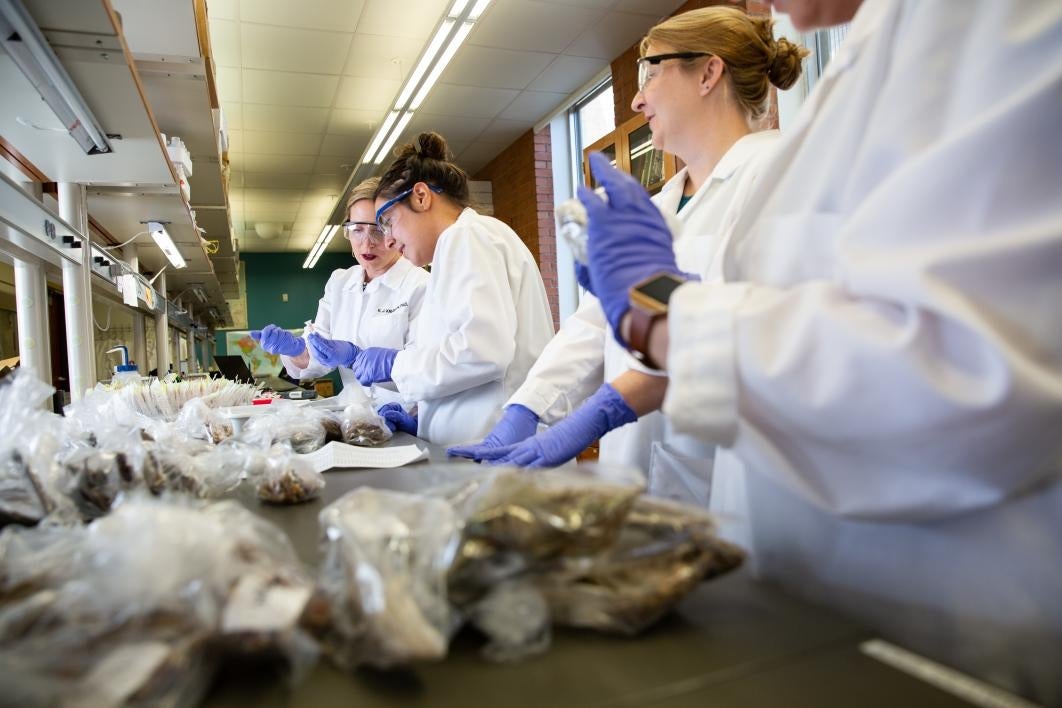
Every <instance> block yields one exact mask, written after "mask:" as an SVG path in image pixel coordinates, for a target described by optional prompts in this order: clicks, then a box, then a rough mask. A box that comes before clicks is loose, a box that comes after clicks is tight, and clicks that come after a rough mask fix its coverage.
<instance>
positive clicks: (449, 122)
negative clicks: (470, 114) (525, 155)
mask: <svg viewBox="0 0 1062 708" xmlns="http://www.w3.org/2000/svg"><path fill="white" fill-rule="evenodd" d="M490 120H491V119H490V118H461V117H457V116H439V115H434V114H431V113H416V114H414V115H413V119H412V120H411V121H409V127H408V129H407V134H408V135H411V136H412V135H418V134H420V133H423V132H425V131H429V130H431V131H434V132H436V133H438V134H439V135H441V136H443V137H444V138H446V141H447V143H467V142H468V141H470V140H474V139H475V138H478V137H479V134H480V133H482V132H483V129H484V128H486V127H487V126H488V125H489V124H490ZM450 150H451V151H453V150H454V147H453V144H451V145H450Z"/></svg>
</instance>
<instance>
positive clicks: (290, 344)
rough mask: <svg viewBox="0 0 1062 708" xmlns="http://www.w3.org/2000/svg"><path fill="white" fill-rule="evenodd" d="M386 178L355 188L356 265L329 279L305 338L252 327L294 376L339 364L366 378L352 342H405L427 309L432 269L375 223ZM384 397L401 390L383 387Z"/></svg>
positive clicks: (351, 220) (351, 214)
mask: <svg viewBox="0 0 1062 708" xmlns="http://www.w3.org/2000/svg"><path fill="white" fill-rule="evenodd" d="M378 186H379V179H376V178H373V179H369V180H365V181H364V182H362V183H361V184H359V185H358V186H357V187H356V188H355V189H354V191H353V192H352V193H351V195H350V199H349V200H348V203H347V204H348V206H347V221H346V222H345V223H344V224H343V234H344V236H345V237H346V238H347V240H348V241H350V250H351V254H352V255H353V256H354V258H355V260H356V261H357V265H354V266H352V267H350V268H341V269H337V270H335V271H334V272H333V273H332V276H331V277H330V278H329V279H328V282H327V283H326V284H325V291H324V295H323V296H322V297H321V300H320V303H319V304H318V306H317V316H316V317H315V318H314V321H313V327H312V328H309V329H312V330H313V332H314V333H315V334H310V333H309V332H307V333H306V335H307V336H306V338H305V339H304V338H301V337H296V336H295V335H293V334H291V333H290V332H288V331H287V330H285V329H283V328H280V327H277V326H276V325H266V327H264V328H263V329H261V330H256V331H252V332H251V336H252V337H254V338H255V339H258V340H259V341H260V342H261V346H262V348H263V349H265V350H266V351H267V352H269V353H271V354H279V355H280V358H281V361H282V362H283V364H284V368H285V369H286V370H287V372H288V374H289V375H291V376H292V377H293V378H297V379H307V378H316V377H319V376H324V375H325V374H327V373H328V372H329V371H332V370H333V369H335V368H337V367H338V368H339V376H340V379H341V380H342V381H343V386H344V388H346V387H348V386H360V384H359V383H358V380H357V379H356V378H355V377H354V374H353V372H351V370H350V364H351V363H353V360H354V356H353V354H352V347H368V346H380V347H403V346H405V345H406V344H407V343H408V342H409V338H410V333H411V332H412V323H413V322H414V321H415V319H416V316H417V313H418V312H419V311H420V306H421V303H422V302H423V300H424V291H425V288H426V287H427V284H428V277H429V276H428V273H427V271H425V270H424V269H423V268H417V267H415V266H414V265H413V264H412V263H410V262H409V261H408V260H406V259H404V258H402V256H401V254H400V253H399V252H398V251H397V250H395V249H394V248H393V247H391V246H389V245H388V244H386V243H385V242H384V237H383V234H382V233H381V232H380V230H379V228H378V227H377V225H376V209H375V207H374V204H373V198H374V196H375V194H376V189H377V187H378ZM373 392H374V393H375V399H376V400H377V401H378V402H380V403H387V402H389V401H396V400H398V394H397V393H395V392H393V391H389V390H387V389H386V388H385V387H377V388H376V389H374V391H373Z"/></svg>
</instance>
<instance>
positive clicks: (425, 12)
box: [358, 0, 450, 39]
mask: <svg viewBox="0 0 1062 708" xmlns="http://www.w3.org/2000/svg"><path fill="white" fill-rule="evenodd" d="M449 5H450V0H368V2H367V3H366V5H365V12H364V13H362V16H361V23H360V24H359V25H358V32H363V33H365V34H381V35H393V36H396V37H416V38H419V39H425V38H427V37H428V35H430V34H431V32H432V30H434V29H435V26H436V25H437V24H439V20H440V19H441V18H442V14H443V12H444V11H445V10H446V8H447V7H449Z"/></svg>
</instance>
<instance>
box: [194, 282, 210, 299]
mask: <svg viewBox="0 0 1062 708" xmlns="http://www.w3.org/2000/svg"><path fill="white" fill-rule="evenodd" d="M192 294H193V295H195V299H196V300H198V301H199V302H202V303H206V301H207V296H206V292H205V291H204V290H203V286H202V285H194V286H192Z"/></svg>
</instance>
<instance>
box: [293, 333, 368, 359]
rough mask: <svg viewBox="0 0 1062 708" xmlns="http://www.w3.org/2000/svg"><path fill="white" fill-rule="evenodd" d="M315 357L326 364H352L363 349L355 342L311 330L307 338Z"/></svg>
mask: <svg viewBox="0 0 1062 708" xmlns="http://www.w3.org/2000/svg"><path fill="white" fill-rule="evenodd" d="M306 343H307V344H308V345H309V346H310V354H312V355H313V358H314V359H316V360H317V361H319V362H321V363H322V364H324V365H325V366H351V365H352V364H353V363H354V360H355V359H356V358H357V357H358V354H359V352H361V349H359V348H358V346H357V345H355V344H354V343H353V342H346V341H343V340H342V339H328V338H327V337H322V336H321V335H319V334H318V333H317V332H311V333H310V336H309V337H307V338H306Z"/></svg>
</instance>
